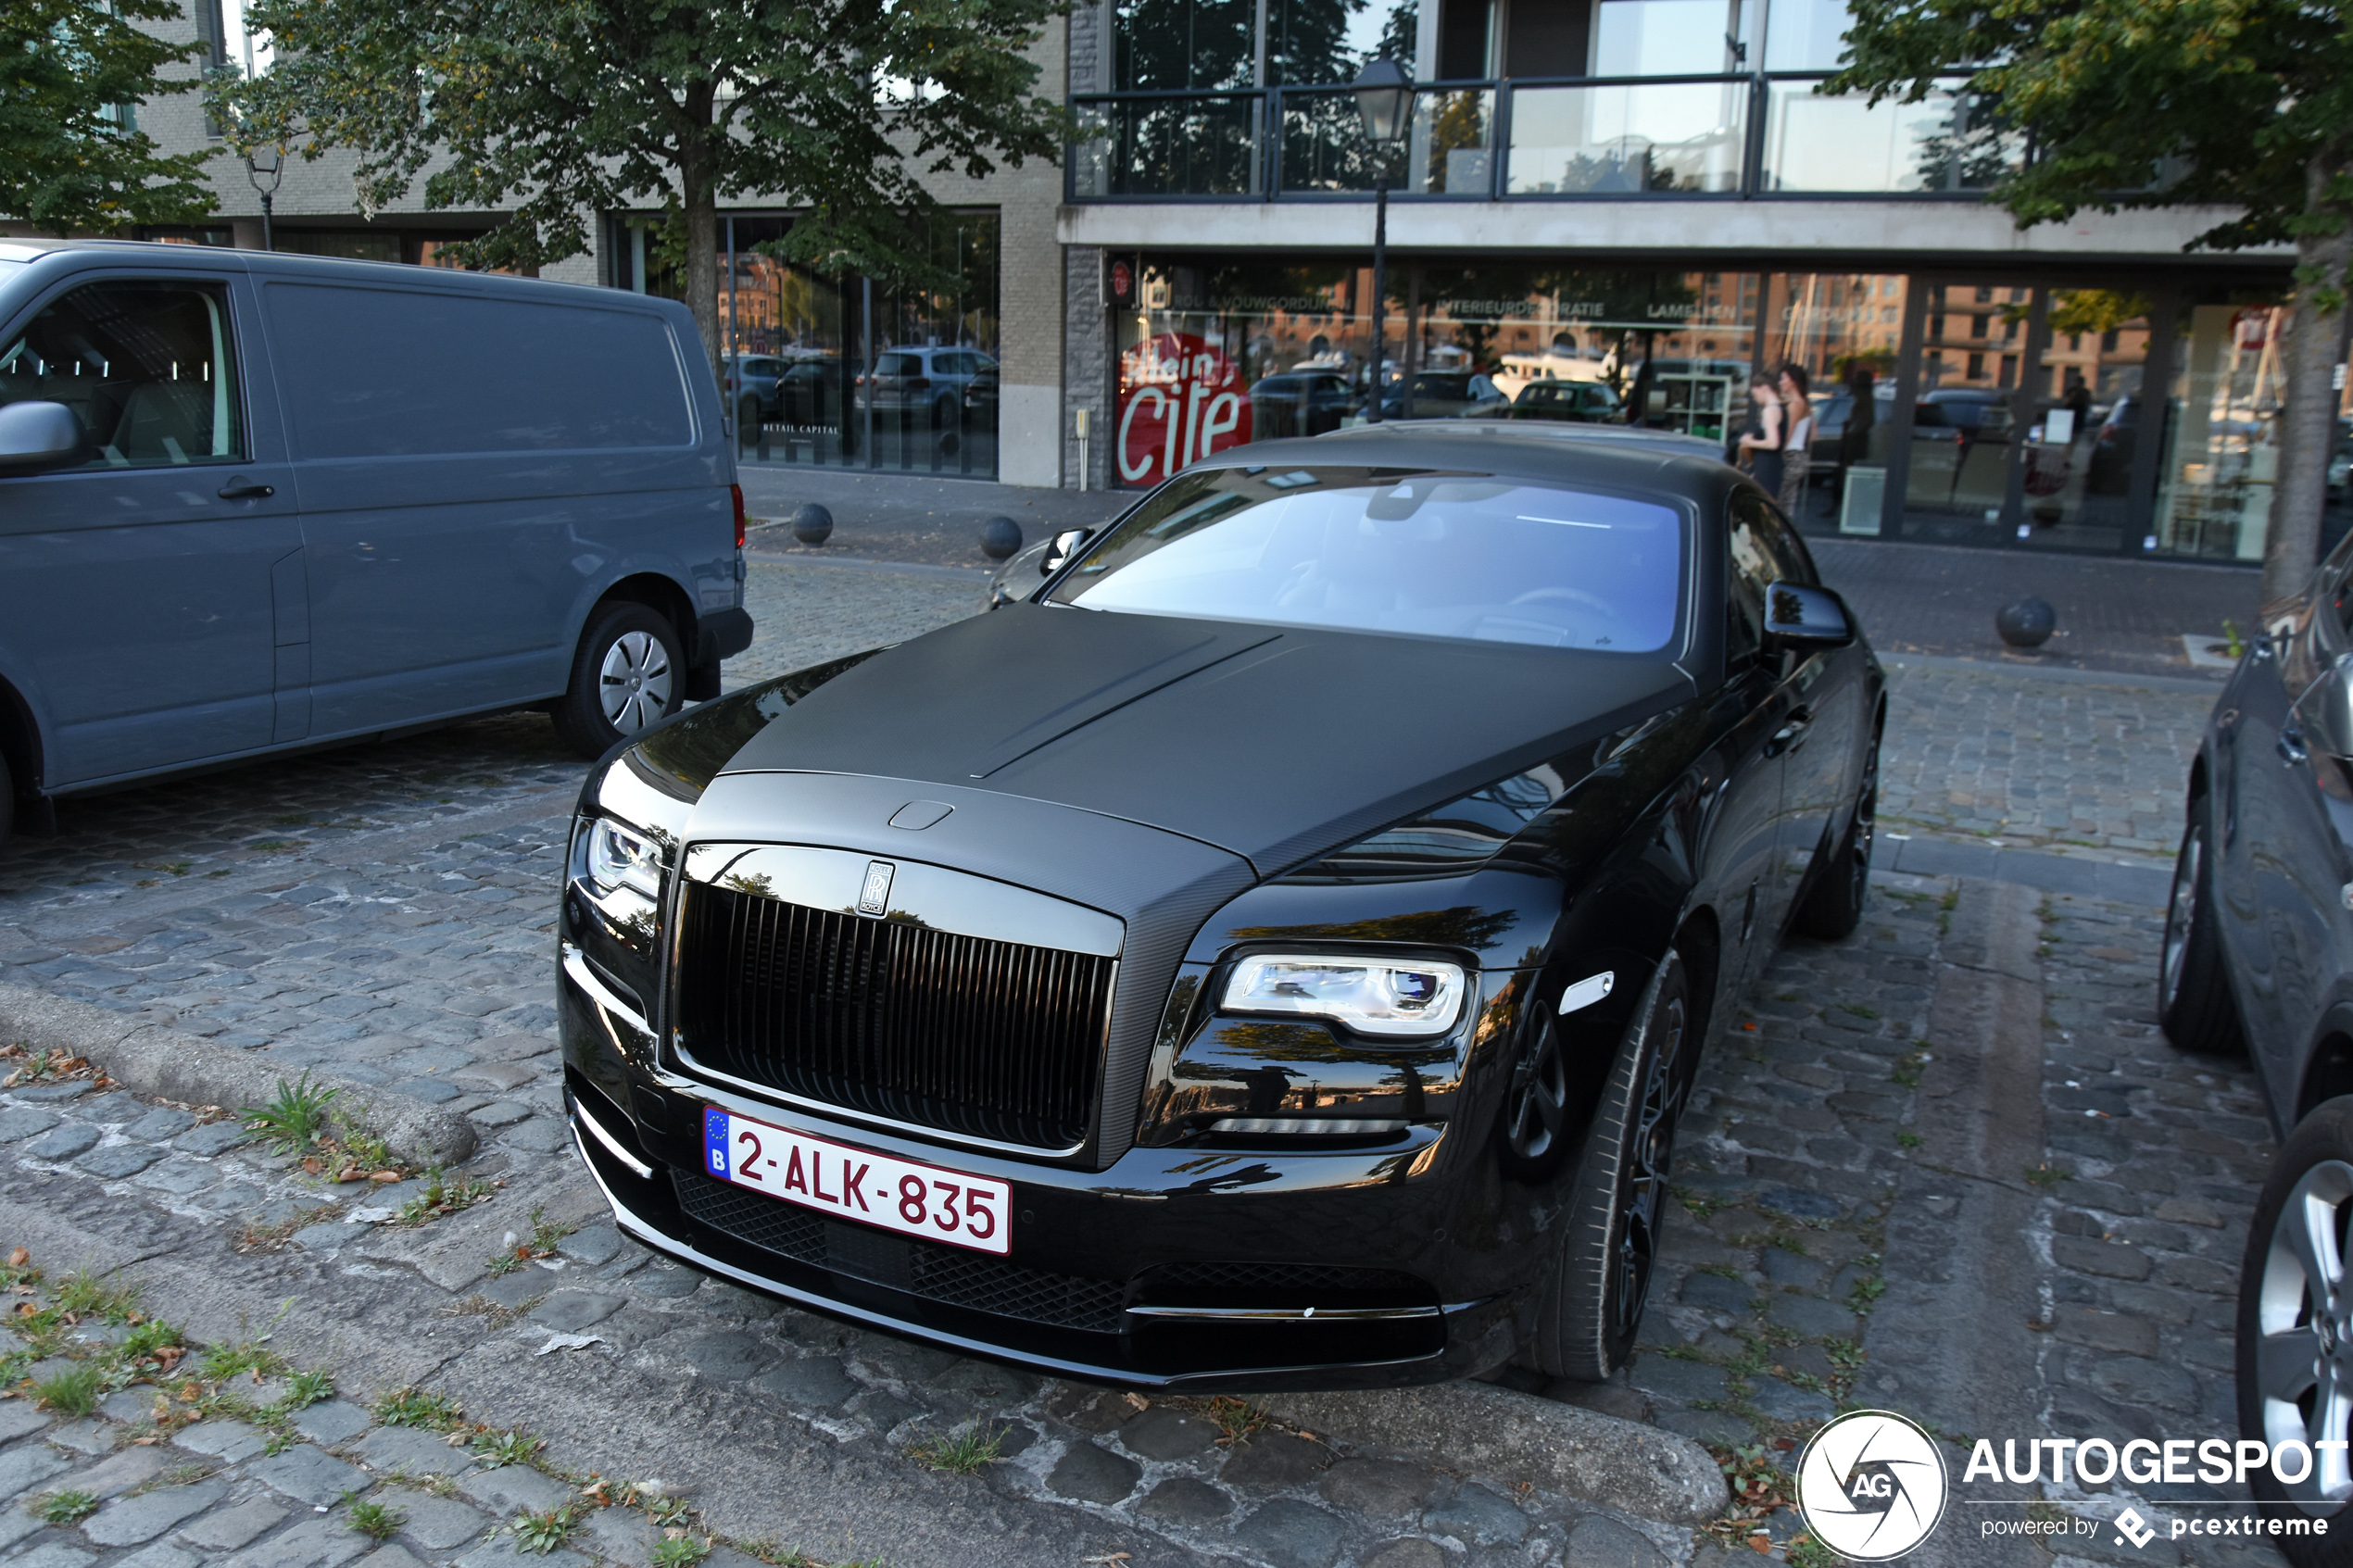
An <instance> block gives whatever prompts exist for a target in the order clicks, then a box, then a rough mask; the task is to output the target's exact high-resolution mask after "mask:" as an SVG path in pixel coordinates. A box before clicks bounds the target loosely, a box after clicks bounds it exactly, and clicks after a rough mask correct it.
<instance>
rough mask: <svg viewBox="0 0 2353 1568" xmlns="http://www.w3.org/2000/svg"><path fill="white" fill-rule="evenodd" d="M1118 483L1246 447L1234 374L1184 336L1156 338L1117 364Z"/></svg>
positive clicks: (1246, 402)
mask: <svg viewBox="0 0 2353 1568" xmlns="http://www.w3.org/2000/svg"><path fill="white" fill-rule="evenodd" d="M1119 370H1120V374H1119V445H1118V447H1117V448H1116V450H1117V452H1118V455H1119V477H1120V478H1121V479H1122V480H1123V481H1125V482H1126V483H1130V484H1134V483H1150V482H1151V481H1154V480H1161V479H1166V478H1167V477H1169V476H1170V475H1171V474H1173V473H1175V472H1176V470H1178V469H1181V468H1183V467H1184V466H1185V465H1186V464H1188V463H1189V462H1192V461H1194V460H1195V459H1197V458H1206V457H1208V456H1210V455H1211V454H1212V453H1215V452H1222V451H1224V450H1226V449H1227V447H1229V446H1239V445H1243V444H1244V443H1245V442H1247V441H1249V440H1250V424H1251V421H1250V398H1249V395H1248V393H1247V391H1246V390H1245V388H1244V387H1243V384H1242V375H1241V367H1240V366H1239V365H1237V364H1235V363H1234V361H1233V360H1232V359H1231V358H1228V357H1227V354H1226V352H1225V351H1224V350H1223V349H1221V348H1218V347H1217V346H1216V345H1214V344H1211V343H1208V342H1206V341H1204V340H1203V339H1202V338H1200V337H1197V336H1195V335H1194V334H1193V333H1191V332H1162V333H1160V334H1159V335H1158V336H1156V337H1150V338H1146V339H1145V340H1144V341H1143V342H1141V343H1139V344H1138V345H1136V346H1135V347H1133V348H1131V349H1129V350H1127V352H1126V353H1125V354H1123V355H1122V356H1120V367H1119Z"/></svg>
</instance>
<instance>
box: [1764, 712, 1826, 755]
mask: <svg viewBox="0 0 2353 1568" xmlns="http://www.w3.org/2000/svg"><path fill="white" fill-rule="evenodd" d="M1813 724H1814V715H1813V714H1811V713H1809V712H1807V711H1806V709H1803V708H1801V709H1798V710H1797V711H1796V712H1794V713H1793V714H1791V715H1790V716H1789V721H1788V722H1787V723H1785V724H1783V725H1782V726H1781V727H1780V729H1778V730H1775V731H1774V732H1773V738H1772V739H1771V740H1769V741H1767V742H1766V743H1765V755H1766V756H1768V757H1779V756H1780V755H1781V753H1783V752H1785V751H1795V750H1796V749H1797V748H1798V747H1799V746H1804V745H1805V744H1806V731H1807V730H1809V729H1811V728H1812V727H1813Z"/></svg>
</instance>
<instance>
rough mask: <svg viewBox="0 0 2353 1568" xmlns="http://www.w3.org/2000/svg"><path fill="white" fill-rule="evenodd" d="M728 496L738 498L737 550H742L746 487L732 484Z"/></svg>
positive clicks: (728, 487)
mask: <svg viewBox="0 0 2353 1568" xmlns="http://www.w3.org/2000/svg"><path fill="white" fill-rule="evenodd" d="M727 494H728V495H733V496H734V497H735V498H736V548H737V549H739V550H740V549H742V548H743V547H744V487H743V486H742V485H740V484H730V485H729V486H727Z"/></svg>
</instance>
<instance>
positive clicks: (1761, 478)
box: [1739, 370, 1782, 495]
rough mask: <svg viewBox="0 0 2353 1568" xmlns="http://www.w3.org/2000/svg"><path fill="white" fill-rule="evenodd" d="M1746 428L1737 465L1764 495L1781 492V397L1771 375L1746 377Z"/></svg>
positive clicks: (1758, 374) (1762, 374)
mask: <svg viewBox="0 0 2353 1568" xmlns="http://www.w3.org/2000/svg"><path fill="white" fill-rule="evenodd" d="M1748 400H1749V410H1748V428H1747V429H1745V430H1743V431H1742V432H1741V439H1740V459H1739V460H1740V466H1741V467H1742V468H1744V469H1746V470H1748V471H1749V472H1750V474H1752V475H1753V476H1755V480H1756V483H1759V484H1761V485H1763V486H1764V487H1765V494H1767V495H1780V493H1781V413H1782V409H1781V399H1780V395H1779V394H1778V393H1776V392H1775V391H1774V389H1773V378H1772V377H1771V376H1768V375H1767V374H1766V373H1765V372H1764V371H1762V370H1759V371H1757V372H1756V374H1755V375H1753V376H1751V377H1749V378H1748Z"/></svg>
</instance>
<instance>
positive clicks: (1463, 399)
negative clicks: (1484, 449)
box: [1381, 370, 1511, 420]
mask: <svg viewBox="0 0 2353 1568" xmlns="http://www.w3.org/2000/svg"><path fill="white" fill-rule="evenodd" d="M1510 406H1511V404H1510V400H1509V399H1507V398H1506V397H1504V395H1503V394H1502V393H1501V392H1498V391H1497V390H1496V389H1495V383H1493V382H1491V381H1490V380H1489V379H1488V378H1487V377H1486V376H1484V375H1481V374H1479V373H1478V371H1476V370H1419V371H1416V372H1415V375H1414V406H1413V408H1412V410H1411V412H1410V414H1409V413H1408V411H1407V409H1406V407H1405V391H1404V380H1403V377H1400V378H1398V380H1397V381H1396V382H1395V383H1393V384H1391V385H1390V388H1389V389H1388V390H1387V391H1386V392H1385V393H1383V394H1382V396H1381V417H1382V418H1383V419H1389V420H1402V419H1406V418H1412V419H1417V420H1445V419H1480V418H1487V417H1491V416H1494V415H1497V414H1500V413H1502V412H1503V411H1504V409H1505V408H1509V407H1510Z"/></svg>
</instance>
